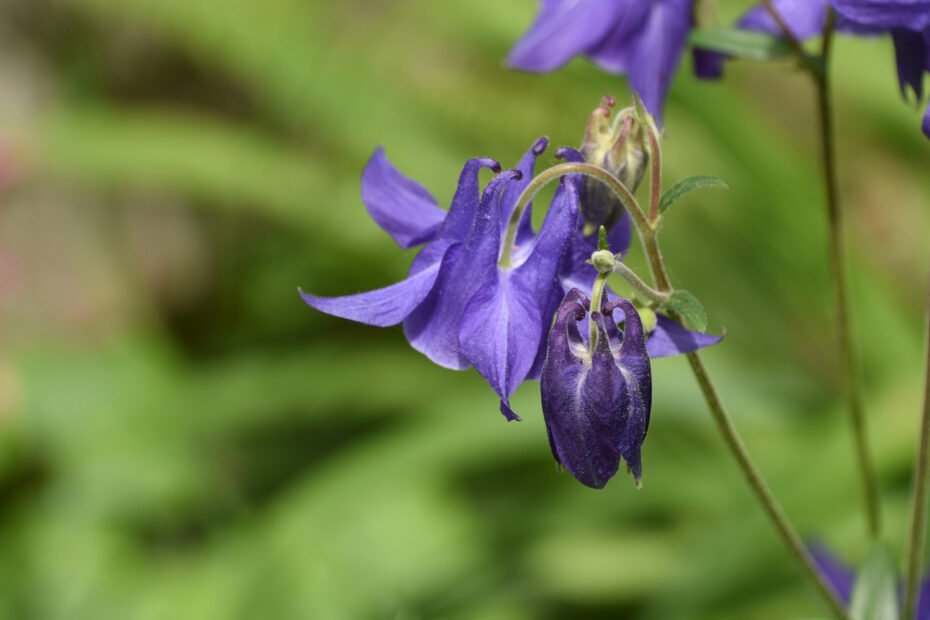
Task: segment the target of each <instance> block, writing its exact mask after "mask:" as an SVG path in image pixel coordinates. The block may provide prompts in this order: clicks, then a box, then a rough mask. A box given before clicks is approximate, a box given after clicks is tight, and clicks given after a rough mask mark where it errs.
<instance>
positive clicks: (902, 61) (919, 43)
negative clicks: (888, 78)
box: [891, 28, 928, 100]
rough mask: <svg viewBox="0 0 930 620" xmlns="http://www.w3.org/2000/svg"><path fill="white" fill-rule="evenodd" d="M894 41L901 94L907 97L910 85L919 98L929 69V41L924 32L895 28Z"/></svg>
mask: <svg viewBox="0 0 930 620" xmlns="http://www.w3.org/2000/svg"><path fill="white" fill-rule="evenodd" d="M891 39H892V41H894V55H895V60H896V63H897V68H898V83H899V84H900V86H901V96H902V97H904V98H905V99H907V87H908V86H910V87H911V90H913V92H914V95H915V96H916V98H917V99H918V100H920V99H921V98H922V97H923V77H924V71H925V70H927V68H928V67H927V43H926V40H925V39H924V35H923V33H920V32H914V31H913V30H905V29H903V28H894V29H892V31H891Z"/></svg>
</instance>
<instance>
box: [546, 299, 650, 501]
mask: <svg viewBox="0 0 930 620" xmlns="http://www.w3.org/2000/svg"><path fill="white" fill-rule="evenodd" d="M617 308H619V309H621V310H622V311H623V313H624V315H625V321H624V325H625V328H624V331H623V335H622V336H621V335H620V332H619V330H618V329H617V324H616V323H615V322H614V321H613V320H612V319H611V320H605V317H610V316H611V315H612V314H613V311H614V310H615V309H617ZM589 309H590V301H589V300H588V298H587V297H585V296H584V294H582V293H581V292H580V291H578V290H577V289H573V290H571V291H569V293H568V294H567V295H566V296H565V299H564V300H563V301H562V304H561V306H560V307H559V311H558V314H557V315H556V319H555V324H554V325H553V326H552V331H551V332H550V333H549V346H548V351H547V353H546V361H545V363H544V364H543V370H542V378H541V386H540V388H541V394H542V408H543V414H544V416H545V419H546V429H547V432H548V434H549V443H550V447H551V448H552V454H553V456H554V457H555V459H556V461H557V462H559V463H560V464H562V465H563V466H564V467H565V468H566V469H567V470H568V471H569V472H570V473H571V474H572V475H573V476H574V477H575V478H576V479H577V480H578V481H579V482H581V483H583V484H585V485H587V486H589V487H593V488H596V489H599V488H602V487H603V486H604V485H605V484H607V481H608V480H610V479H611V478H612V477H613V476H614V474H616V473H617V470H618V469H619V467H620V460H621V458H622V459H623V460H624V461H626V464H627V466H628V467H629V469H630V472H631V473H632V475H633V478H634V479H635V480H636V482H637V484H638V483H639V480H640V477H641V476H642V460H641V456H640V451H641V447H642V444H643V442H644V441H645V439H646V431H647V430H648V428H649V410H650V408H651V406H652V372H651V370H650V366H649V355H648V354H647V353H646V343H645V334H644V333H643V325H642V322H641V321H640V318H639V313H638V312H637V311H636V309H635V308H634V307H633V304H631V303H630V302H629V301H627V300H625V299H617V300H615V301H611V302H608V303H605V304H604V305H603V307H602V312H593V313H592V314H591V320H593V321H594V322H595V324H596V325H597V334H598V336H597V340H596V343H594V346H593V350H591V348H592V347H590V346H589V345H590V343H588V344H586V343H585V342H584V341H582V339H581V335H580V334H579V332H578V322H579V321H581V320H582V319H584V318H585V316H586V314H587V312H588V310H589Z"/></svg>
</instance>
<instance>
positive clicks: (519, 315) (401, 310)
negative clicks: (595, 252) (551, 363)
mask: <svg viewBox="0 0 930 620" xmlns="http://www.w3.org/2000/svg"><path fill="white" fill-rule="evenodd" d="M547 144H548V140H546V139H545V138H541V139H540V140H538V141H537V142H536V143H535V144H534V145H533V146H532V147H531V148H530V150H529V151H528V152H527V153H526V155H524V157H523V159H522V160H521V162H520V164H519V166H518V167H517V169H516V170H511V171H505V172H502V173H500V174H499V175H498V176H497V177H496V178H495V179H493V180H492V181H491V182H490V183H489V184H488V186H487V187H486V188H485V190H484V192H483V193H482V194H481V195H480V200H479V185H478V172H479V170H480V169H482V168H491V169H492V170H495V171H497V170H499V166H498V165H497V163H496V162H495V161H493V160H490V159H473V160H470V161H469V162H467V163H466V165H465V167H464V169H463V170H462V174H461V176H460V178H459V184H458V188H457V190H456V193H455V197H454V198H453V200H452V205H451V207H450V209H449V211H448V213H443V211H442V210H441V209H440V208H439V207H438V205H437V204H436V202H435V200H434V199H433V198H432V197H431V196H430V195H429V193H428V192H427V191H426V190H425V189H423V188H422V187H421V186H420V185H418V184H417V183H415V182H414V181H412V180H411V179H408V178H407V177H404V176H403V175H402V174H401V173H400V172H398V171H397V169H396V168H394V167H393V166H392V165H391V164H390V163H389V162H388V161H387V159H386V157H385V156H384V153H383V151H382V150H381V149H379V150H378V151H376V152H375V154H374V155H373V156H372V158H371V161H370V162H369V163H368V166H367V167H366V169H365V172H364V173H363V176H362V196H363V199H364V201H365V204H366V207H367V208H368V210H369V213H371V215H372V217H373V218H374V220H375V221H376V222H378V224H380V225H381V226H382V228H384V229H385V230H386V231H387V232H388V233H389V234H391V235H392V236H393V237H394V239H395V240H396V241H397V243H398V244H399V245H400V246H401V247H412V246H414V245H418V244H421V243H425V244H426V245H425V246H424V248H423V249H422V250H421V251H420V253H419V254H418V255H417V257H416V258H415V259H414V261H413V263H412V265H411V268H410V273H409V275H408V277H407V279H405V280H403V281H401V282H399V283H397V284H394V285H392V286H388V287H386V288H383V289H378V290H375V291H369V292H367V293H359V294H357V295H348V296H345V297H336V298H325V297H316V296H313V295H308V294H306V293H303V292H301V295H302V296H303V298H304V300H305V301H306V302H307V303H308V304H309V305H310V306H312V307H314V308H316V309H318V310H321V311H323V312H326V313H328V314H332V315H335V316H339V317H342V318H347V319H351V320H354V321H359V322H362V323H367V324H369V325H376V326H380V327H383V326H388V325H395V324H397V323H401V322H403V324H404V333H405V335H406V337H407V340H408V341H409V342H410V344H411V345H412V346H413V347H414V348H415V349H417V350H418V351H420V352H422V353H423V354H425V355H426V356H427V357H429V358H430V359H431V360H432V361H434V362H435V363H437V364H439V365H441V366H445V367H447V368H453V369H465V368H468V367H471V366H474V367H475V368H476V369H477V370H478V372H479V373H480V374H481V375H482V376H483V377H484V378H485V379H486V380H487V381H488V383H489V384H490V385H491V387H492V388H493V389H494V390H495V391H496V392H497V394H498V395H499V396H500V398H501V411H502V413H504V415H505V416H506V417H507V418H508V419H519V418H518V416H517V415H516V414H515V413H514V412H513V411H512V410H511V409H510V405H509V398H510V395H511V394H512V393H513V392H514V391H515V390H516V388H517V386H519V385H520V383H522V382H523V381H524V380H525V379H527V378H529V377H530V376H531V375H532V374H533V371H534V368H538V366H539V365H540V364H541V359H542V354H541V351H542V350H543V346H542V345H543V343H544V341H545V337H546V332H547V329H548V327H549V323H550V319H551V316H552V315H553V313H554V312H555V307H556V306H557V304H558V299H559V295H560V293H561V285H560V281H559V277H558V276H559V270H560V268H561V266H562V261H563V257H564V256H565V254H566V253H567V251H568V247H569V244H570V241H571V238H572V236H573V235H574V233H575V230H576V227H577V220H578V194H577V191H576V187H575V186H574V185H573V184H568V183H563V184H562V186H561V187H560V188H559V189H558V190H557V191H556V194H555V196H554V197H553V201H552V204H551V205H550V207H549V210H548V213H547V215H546V218H545V220H544V222H543V225H542V227H541V228H540V231H539V233H538V234H535V233H534V232H533V229H532V226H531V225H530V219H529V218H530V215H529V209H528V210H527V213H526V214H525V215H524V216H523V218H522V220H521V222H520V227H519V229H518V234H517V236H516V247H514V248H506V249H504V250H503V251H506V252H510V253H511V256H512V258H511V260H509V261H508V263H509V264H508V265H507V266H506V267H503V266H501V265H500V264H499V257H500V255H501V252H502V249H501V240H502V232H503V230H504V227H505V225H506V222H507V221H508V220H509V218H510V215H511V212H512V210H513V208H514V205H515V202H516V200H517V197H518V196H519V194H520V193H521V191H522V189H523V188H524V187H525V186H526V184H527V183H529V181H530V179H531V178H532V176H533V170H534V167H535V162H536V158H537V157H538V156H539V155H540V154H541V153H542V152H543V151H544V150H545V149H546V146H547Z"/></svg>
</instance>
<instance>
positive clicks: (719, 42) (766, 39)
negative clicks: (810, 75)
mask: <svg viewBox="0 0 930 620" xmlns="http://www.w3.org/2000/svg"><path fill="white" fill-rule="evenodd" d="M690 42H691V45H693V46H694V47H699V48H701V49H706V50H710V51H714V52H722V53H724V54H729V55H730V56H736V57H737V58H748V59H750V60H774V59H777V58H787V57H790V56H793V55H794V50H793V49H792V48H791V45H789V44H788V42H787V41H785V40H784V39H782V38H780V37H773V36H772V35H769V34H765V33H762V32H752V31H749V30H734V29H732V28H696V29H695V30H692V31H691V37H690Z"/></svg>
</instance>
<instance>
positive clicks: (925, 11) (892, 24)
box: [737, 0, 930, 137]
mask: <svg viewBox="0 0 930 620" xmlns="http://www.w3.org/2000/svg"><path fill="white" fill-rule="evenodd" d="M830 3H832V4H833V7H834V8H835V9H836V12H837V17H836V24H835V27H836V30H837V31H839V32H842V33H845V34H851V35H860V36H870V35H878V34H883V33H887V34H890V35H891V39H892V41H893V43H894V48H895V62H896V65H897V71H898V82H899V84H900V88H901V95H902V96H903V97H905V98H907V96H908V95H907V92H908V89H910V90H911V91H913V93H914V96H915V98H916V99H917V100H918V101H919V100H921V99H922V98H923V75H924V73H925V72H930V0H829V2H828V0H773V2H772V5H773V7H774V8H775V10H776V11H778V13H779V15H781V16H782V18H783V19H784V21H785V24H786V25H787V27H788V29H789V30H790V31H791V33H792V34H794V36H795V37H797V38H798V39H801V40H804V39H809V38H811V37H815V36H819V35H820V33H821V32H822V31H823V27H824V22H825V20H826V16H827V8H828V6H829V4H830ZM737 27H738V28H742V29H745V30H755V31H759V32H766V33H768V34H771V35H774V36H781V35H782V30H781V28H780V27H779V26H778V24H776V23H775V20H774V19H773V18H772V16H771V14H770V13H769V11H768V10H767V9H766V8H765V7H764V6H756V7H754V8H752V9H750V10H749V11H747V12H746V13H745V14H744V15H743V17H741V18H740V19H739V21H738V22H737ZM922 129H923V132H924V134H925V135H926V136H927V137H930V107H928V108H927V109H926V111H925V112H924V117H923V122H922Z"/></svg>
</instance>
